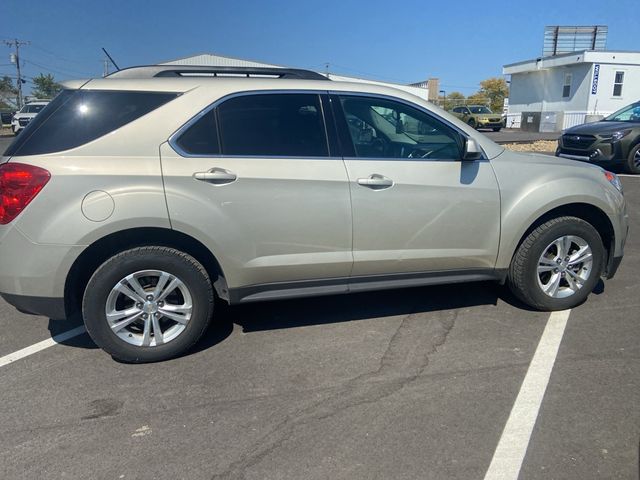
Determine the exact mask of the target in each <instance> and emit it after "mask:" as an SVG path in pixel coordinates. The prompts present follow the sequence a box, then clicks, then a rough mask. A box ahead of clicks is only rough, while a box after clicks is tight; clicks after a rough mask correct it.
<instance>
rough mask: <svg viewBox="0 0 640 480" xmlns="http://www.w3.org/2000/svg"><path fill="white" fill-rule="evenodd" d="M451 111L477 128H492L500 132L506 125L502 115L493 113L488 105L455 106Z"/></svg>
mask: <svg viewBox="0 0 640 480" xmlns="http://www.w3.org/2000/svg"><path fill="white" fill-rule="evenodd" d="M451 113H452V114H453V115H455V116H456V117H458V118H459V119H460V120H462V121H463V122H465V123H466V124H467V125H469V126H470V127H471V128H475V129H476V130H478V129H480V128H490V129H491V130H493V131H494V132H499V131H500V130H501V129H502V127H504V120H503V118H502V115H501V114H499V113H493V112H492V111H491V109H490V108H489V107H487V106H486V105H468V106H462V107H454V108H453V109H452V110H451Z"/></svg>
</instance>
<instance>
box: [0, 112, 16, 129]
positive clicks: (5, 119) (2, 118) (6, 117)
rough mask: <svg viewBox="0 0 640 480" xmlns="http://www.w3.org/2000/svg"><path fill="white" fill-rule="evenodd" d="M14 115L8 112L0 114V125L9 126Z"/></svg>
mask: <svg viewBox="0 0 640 480" xmlns="http://www.w3.org/2000/svg"><path fill="white" fill-rule="evenodd" d="M14 115H15V112H11V111H8V110H7V111H2V112H0V124H1V125H2V126H3V127H9V126H11V120H13V116H14Z"/></svg>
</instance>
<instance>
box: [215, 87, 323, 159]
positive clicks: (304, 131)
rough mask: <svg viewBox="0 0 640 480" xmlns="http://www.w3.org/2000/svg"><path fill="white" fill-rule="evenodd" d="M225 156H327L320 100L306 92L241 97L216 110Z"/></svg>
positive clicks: (223, 104)
mask: <svg viewBox="0 0 640 480" xmlns="http://www.w3.org/2000/svg"><path fill="white" fill-rule="evenodd" d="M218 122H219V128H220V141H221V147H222V153H223V154H225V155H256V156H289V157H326V156H328V155H329V149H328V146H327V137H326V133H325V126H324V120H323V117H322V108H321V107H320V98H319V96H318V95H316V94H308V93H300V94H298V93H291V94H289V93H279V94H262V95H244V96H240V97H235V98H231V99H229V100H227V101H226V102H224V103H222V104H221V105H220V106H219V107H218Z"/></svg>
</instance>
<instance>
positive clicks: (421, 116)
mask: <svg viewBox="0 0 640 480" xmlns="http://www.w3.org/2000/svg"><path fill="white" fill-rule="evenodd" d="M340 101H341V104H342V109H343V111H344V115H345V117H346V121H347V125H348V127H349V134H350V137H351V140H352V142H353V146H354V149H355V156H356V157H362V158H397V159H405V158H411V159H415V158H424V159H438V160H459V159H460V158H461V156H462V138H461V136H460V134H459V133H458V132H456V131H455V130H454V129H453V128H451V127H449V126H447V125H445V124H444V123H443V122H441V121H439V120H437V119H436V118H434V117H432V116H431V115H429V114H427V113H425V112H422V111H420V110H418V109H415V108H412V107H410V106H408V105H406V104H404V103H400V102H395V101H391V100H387V99H381V98H369V97H359V96H353V97H350V96H341V97H340Z"/></svg>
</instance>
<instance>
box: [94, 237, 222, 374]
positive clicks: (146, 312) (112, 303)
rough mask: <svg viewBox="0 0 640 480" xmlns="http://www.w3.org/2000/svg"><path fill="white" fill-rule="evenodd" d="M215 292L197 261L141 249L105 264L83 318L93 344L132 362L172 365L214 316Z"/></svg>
mask: <svg viewBox="0 0 640 480" xmlns="http://www.w3.org/2000/svg"><path fill="white" fill-rule="evenodd" d="M213 299H214V295H213V288H212V286H211V281H210V280H209V275H208V274H207V272H206V270H205V269H204V267H203V266H202V265H201V264H200V263H199V262H198V261H197V260H195V259H194V258H193V257H191V256H190V255H187V254H186V253H183V252H180V251H178V250H175V249H172V248H167V247H140V248H134V249H131V250H127V251H124V252H122V253H119V254H117V255H115V256H114V257H112V258H110V259H109V260H107V261H106V262H104V263H103V264H102V265H101V266H100V267H99V268H98V270H96V272H95V273H94V274H93V276H92V277H91V279H90V280H89V283H88V284H87V288H86V290H85V293H84V298H83V302H82V313H83V317H84V322H85V326H86V328H87V331H88V332H89V335H90V336H91V338H92V339H93V341H94V342H95V343H96V344H97V345H98V346H99V347H100V348H102V349H103V350H105V351H106V352H107V353H109V354H111V356H113V357H114V358H116V359H118V360H122V361H125V362H131V363H145V362H156V361H161V360H167V359H169V358H172V357H176V356H178V355H180V354H182V353H184V352H186V351H187V350H188V349H189V348H191V347H192V346H193V345H194V344H195V343H196V342H197V341H198V340H199V339H200V337H201V336H202V335H203V333H204V331H205V330H206V328H207V326H208V324H209V321H210V319H211V316H212V313H213Z"/></svg>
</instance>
